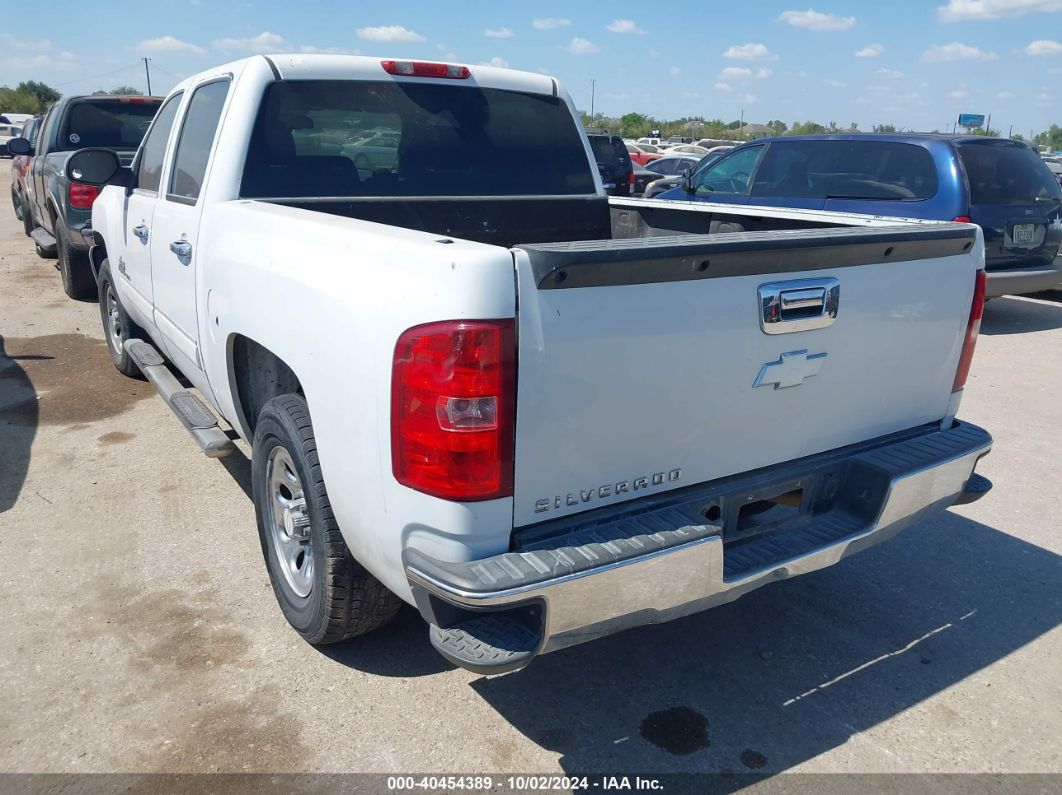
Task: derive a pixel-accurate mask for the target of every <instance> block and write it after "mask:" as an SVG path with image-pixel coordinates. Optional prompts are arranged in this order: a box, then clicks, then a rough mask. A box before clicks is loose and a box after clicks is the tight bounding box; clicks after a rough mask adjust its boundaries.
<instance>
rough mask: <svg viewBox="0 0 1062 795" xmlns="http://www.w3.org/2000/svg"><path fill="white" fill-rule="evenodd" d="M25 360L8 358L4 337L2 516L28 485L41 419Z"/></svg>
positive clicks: (0, 366) (0, 370) (0, 346)
mask: <svg viewBox="0 0 1062 795" xmlns="http://www.w3.org/2000/svg"><path fill="white" fill-rule="evenodd" d="M24 360H25V356H15V355H10V354H8V352H7V349H6V346H5V344H4V338H3V336H0V513H3V512H4V511H8V510H10V509H11V508H12V507H13V506H14V504H15V500H17V499H18V495H19V493H20V492H21V491H22V484H23V483H25V482H26V473H27V472H28V471H29V459H30V448H31V447H32V446H33V437H34V436H36V435H37V424H38V422H39V419H40V409H39V407H38V406H37V393H36V392H35V390H34V389H33V384H32V382H31V381H30V378H29V376H28V375H27V374H26V370H25V368H24V367H23V366H22V365H21V364H20V363H19V362H21V361H24Z"/></svg>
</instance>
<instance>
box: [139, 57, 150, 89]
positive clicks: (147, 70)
mask: <svg viewBox="0 0 1062 795" xmlns="http://www.w3.org/2000/svg"><path fill="white" fill-rule="evenodd" d="M141 60H142V61H143V62H144V74H145V75H146V76H147V84H148V96H149V97H150V96H151V70H150V69H148V61H150V60H151V59H150V58H142V59H141Z"/></svg>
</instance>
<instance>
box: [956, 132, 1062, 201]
mask: <svg viewBox="0 0 1062 795" xmlns="http://www.w3.org/2000/svg"><path fill="white" fill-rule="evenodd" d="M959 157H960V159H961V160H962V164H963V166H965V167H966V176H967V178H968V179H969V180H970V204H972V205H986V204H1032V203H1034V202H1035V201H1036V200H1037V199H1062V188H1060V187H1059V185H1058V178H1057V177H1054V176H1053V175H1052V174H1051V171H1050V169H1048V168H1047V164H1046V163H1044V162H1043V160H1041V159H1040V156H1039V155H1038V154H1036V152H1034V151H1033V150H1032V149H1029V148H1028V147H1026V146H1020V145H1013V144H995V143H980V142H977V143H966V144H960V145H959Z"/></svg>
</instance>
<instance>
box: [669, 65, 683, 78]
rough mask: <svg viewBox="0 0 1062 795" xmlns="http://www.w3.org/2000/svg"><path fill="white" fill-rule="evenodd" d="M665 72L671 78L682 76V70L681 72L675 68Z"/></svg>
mask: <svg viewBox="0 0 1062 795" xmlns="http://www.w3.org/2000/svg"><path fill="white" fill-rule="evenodd" d="M667 71H668V72H669V73H670V75H671V76H672V77H678V76H679V75H680V74H682V70H681V69H679V67H677V66H672V67H671V68H670V69H668V70H667Z"/></svg>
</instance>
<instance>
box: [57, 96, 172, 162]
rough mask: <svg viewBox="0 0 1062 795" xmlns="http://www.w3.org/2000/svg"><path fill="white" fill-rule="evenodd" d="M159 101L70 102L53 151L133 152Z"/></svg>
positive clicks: (122, 99)
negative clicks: (92, 148) (102, 149)
mask: <svg viewBox="0 0 1062 795" xmlns="http://www.w3.org/2000/svg"><path fill="white" fill-rule="evenodd" d="M161 102H162V101H161V100H159V99H155V98H154V97H135V98H132V97H122V98H114V99H102V100H97V99H93V100H85V101H78V102H74V103H72V104H71V105H70V107H69V108H67V111H66V114H65V116H64V118H63V126H62V129H60V131H59V139H58V141H57V142H56V147H55V151H57V152H68V151H72V150H74V149H84V148H86V147H89V146H102V147H105V148H107V149H118V150H124V151H134V150H136V148H137V147H138V146H140V141H141V140H142V139H143V137H144V133H146V132H147V129H148V127H150V126H151V120H152V119H153V118H155V112H156V111H157V110H158V109H159V105H160V104H161Z"/></svg>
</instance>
